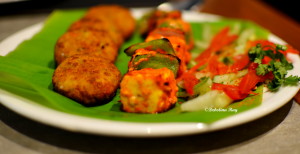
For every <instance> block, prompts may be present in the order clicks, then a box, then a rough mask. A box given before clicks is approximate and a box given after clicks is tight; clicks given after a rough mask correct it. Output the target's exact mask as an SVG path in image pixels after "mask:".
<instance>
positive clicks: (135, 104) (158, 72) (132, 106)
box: [120, 68, 178, 113]
mask: <svg viewBox="0 0 300 154" xmlns="http://www.w3.org/2000/svg"><path fill="white" fill-rule="evenodd" d="M177 91H178V87H177V86H176V80H175V78H174V74H173V72H172V71H170V70H169V69H167V68H161V69H152V68H145V69H141V70H134V71H129V72H128V73H127V74H126V75H125V76H124V77H123V80H122V81H121V91H120V97H121V102H122V105H123V110H124V111H126V112H133V113H159V112H164V111H166V110H168V109H169V108H170V107H172V106H173V105H174V104H175V103H176V101H177V97H176V92H177Z"/></svg>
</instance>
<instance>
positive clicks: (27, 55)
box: [0, 9, 269, 123]
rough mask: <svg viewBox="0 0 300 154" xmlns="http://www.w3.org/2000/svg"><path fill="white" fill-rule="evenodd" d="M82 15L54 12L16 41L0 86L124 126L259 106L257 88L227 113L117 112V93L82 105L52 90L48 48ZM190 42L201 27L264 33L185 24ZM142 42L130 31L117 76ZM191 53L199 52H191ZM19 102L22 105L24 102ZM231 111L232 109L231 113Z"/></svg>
mask: <svg viewBox="0 0 300 154" xmlns="http://www.w3.org/2000/svg"><path fill="white" fill-rule="evenodd" d="M84 13H85V10H84V9H77V10H56V11H54V12H53V13H52V14H51V15H50V16H49V18H48V19H47V20H46V22H45V23H44V26H43V28H42V30H41V31H40V32H39V33H37V34H35V35H34V36H33V37H32V38H31V39H29V40H26V41H24V42H22V43H21V44H20V45H18V47H17V48H16V49H15V50H14V51H12V52H10V53H9V54H8V55H6V56H0V88H1V89H4V90H6V91H9V92H11V93H14V94H17V95H19V96H22V97H24V98H27V99H29V100H32V101H34V102H35V103H37V104H40V105H43V106H44V107H46V108H51V109H53V110H57V111H60V112H64V113H68V114H74V115H80V116H85V117H90V118H99V119H108V120H115V121H130V122H204V123H212V122H215V121H217V120H220V119H222V118H225V117H228V116H231V115H235V114H238V113H241V112H243V111H246V110H250V109H252V108H254V107H257V106H258V105H260V104H261V102H262V87H259V88H257V90H256V93H258V95H254V96H250V97H248V98H246V99H245V100H243V101H241V102H236V103H233V104H232V105H230V106H229V107H228V108H227V112H210V111H199V112H188V113H182V112H180V109H179V106H180V103H177V104H176V106H175V107H174V108H172V109H171V110H169V111H167V112H164V113H159V114H135V113H126V112H123V111H121V109H120V108H121V103H120V102H119V100H120V97H119V91H118V92H117V94H116V96H115V97H114V99H113V100H112V101H111V102H109V103H107V104H104V105H100V106H95V107H85V106H82V105H81V104H79V103H77V102H75V101H73V100H71V99H69V98H66V97H64V96H62V95H60V94H58V93H56V92H54V91H53V85H52V74H53V72H54V70H55V64H54V59H53V58H54V46H55V43H56V41H57V39H58V38H59V37H60V36H61V35H62V34H63V33H64V32H65V31H66V30H67V28H68V27H69V25H70V24H71V23H72V22H74V21H76V20H77V19H79V18H80V17H81V16H82V15H83V14H84ZM191 25H192V30H193V36H194V38H195V40H196V41H202V40H205V39H206V40H207V38H205V35H203V34H204V29H206V30H207V27H209V31H210V33H211V35H213V34H215V33H216V32H217V31H218V30H220V29H221V28H223V27H224V26H230V27H232V28H233V29H234V28H236V27H238V29H239V30H243V29H249V28H250V29H253V30H254V31H255V34H256V36H257V38H261V39H266V38H268V34H269V32H268V31H267V30H265V29H263V28H261V27H259V26H257V25H256V24H254V23H252V22H249V21H242V20H235V19H221V20H220V21H216V22H202V23H200V22H198V23H197V22H193V23H191ZM139 42H143V38H142V37H141V36H140V35H139V34H137V33H135V34H134V35H133V36H132V37H131V38H130V39H129V40H127V41H126V42H125V43H124V44H123V45H122V47H121V49H120V52H119V56H118V59H117V61H116V63H115V64H116V66H117V67H118V68H119V70H120V71H121V73H122V74H125V73H126V72H127V64H128V61H129V60H130V57H128V56H127V55H126V54H125V53H124V52H123V51H124V49H126V48H127V47H129V46H130V45H132V44H135V43H139ZM193 52H199V51H197V50H194V51H193ZM24 103H25V102H24ZM231 109H236V111H237V112H233V110H231Z"/></svg>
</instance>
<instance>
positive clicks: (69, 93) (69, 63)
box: [52, 55, 121, 106]
mask: <svg viewBox="0 0 300 154" xmlns="http://www.w3.org/2000/svg"><path fill="white" fill-rule="evenodd" d="M120 80H121V73H120V71H119V70H118V69H117V67H116V66H115V65H114V64H113V63H111V62H109V61H107V60H105V59H103V58H101V57H99V56H94V55H92V56H91V55H73V56H71V57H69V58H67V59H65V60H64V61H63V62H62V63H61V64H60V65H59V66H58V67H57V68H56V70H55V72H54V74H53V78H52V82H53V86H54V90H55V91H57V92H58V93H60V94H62V95H64V96H66V97H69V98H71V99H73V100H75V101H77V102H79V103H82V104H83V105H86V106H91V105H98V104H103V103H107V102H109V101H110V100H111V99H112V98H113V97H114V96H115V92H116V90H117V89H118V87H119V83H120Z"/></svg>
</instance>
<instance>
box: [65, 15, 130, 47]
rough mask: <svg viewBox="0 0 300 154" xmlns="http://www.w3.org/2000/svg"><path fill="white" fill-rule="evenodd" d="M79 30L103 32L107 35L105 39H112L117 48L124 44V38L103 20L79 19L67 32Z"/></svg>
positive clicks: (109, 23)
mask: <svg viewBox="0 0 300 154" xmlns="http://www.w3.org/2000/svg"><path fill="white" fill-rule="evenodd" d="M79 29H81V30H82V29H88V30H96V31H105V32H107V34H108V36H107V37H110V38H112V39H113V41H114V42H115V43H116V44H117V46H118V47H120V46H121V45H122V43H123V42H124V38H123V36H122V35H121V34H120V32H119V31H118V30H117V28H116V27H115V26H114V25H113V24H112V23H111V22H107V21H105V20H103V19H92V18H90V19H89V18H81V19H79V20H77V21H75V22H74V23H72V25H71V26H70V27H69V29H68V31H74V30H79Z"/></svg>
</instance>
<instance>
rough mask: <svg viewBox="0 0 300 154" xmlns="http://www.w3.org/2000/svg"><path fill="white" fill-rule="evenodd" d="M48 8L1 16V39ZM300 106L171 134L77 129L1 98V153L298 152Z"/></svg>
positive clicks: (44, 15) (42, 15)
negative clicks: (42, 119) (28, 114)
mask: <svg viewBox="0 0 300 154" xmlns="http://www.w3.org/2000/svg"><path fill="white" fill-rule="evenodd" d="M48 15H49V12H46V13H34V14H33V13H31V14H14V15H8V16H0V41H1V40H3V39H5V38H6V37H8V36H9V35H11V34H13V33H15V32H17V31H19V30H21V29H23V28H25V27H28V26H30V25H33V24H35V23H38V22H42V21H44V20H45V19H46V18H47V16H48ZM299 117H300V106H299V104H297V103H295V102H294V101H293V100H291V101H289V102H288V103H287V104H286V105H284V106H283V107H281V108H280V109H278V110H276V111H274V112H273V113H271V114H269V115H267V116H265V117H262V118H260V119H257V120H255V121H252V122H249V123H246V124H243V125H239V126H235V127H233V128H228V129H224V130H220V131H216V132H210V133H205V134H196V135H188V136H180V137H167V138H118V137H108V136H98V135H88V134H82V133H74V132H69V131H65V130H61V129H58V128H54V127H51V126H47V125H43V124H41V123H38V122H35V121H32V120H30V119H27V118H25V117H23V116H20V115H18V114H16V113H15V112H13V111H11V110H9V109H7V108H6V107H4V106H3V105H1V104H0V153H32V154H34V153H283V152H285V153H295V154H296V153H299V151H300V140H299V137H300V131H298V130H299V126H300V120H299Z"/></svg>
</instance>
